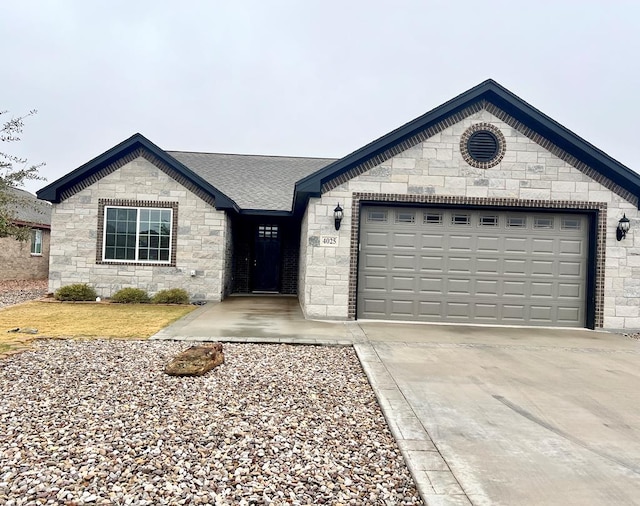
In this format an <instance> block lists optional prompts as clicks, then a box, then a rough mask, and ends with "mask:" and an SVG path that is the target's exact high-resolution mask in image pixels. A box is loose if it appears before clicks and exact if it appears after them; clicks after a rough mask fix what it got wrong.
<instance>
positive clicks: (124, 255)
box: [102, 206, 173, 264]
mask: <svg viewBox="0 0 640 506" xmlns="http://www.w3.org/2000/svg"><path fill="white" fill-rule="evenodd" d="M172 218H173V210H172V209H155V208H150V207H109V206H107V207H105V212H104V239H103V249H102V258H103V260H107V261H116V262H144V263H160V264H168V263H170V262H171V239H172V233H173V230H172V226H171V224H172Z"/></svg>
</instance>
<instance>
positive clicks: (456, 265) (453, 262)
mask: <svg viewBox="0 0 640 506" xmlns="http://www.w3.org/2000/svg"><path fill="white" fill-rule="evenodd" d="M447 267H448V271H449V272H455V273H466V274H471V258H470V257H449V261H448V263H447Z"/></svg>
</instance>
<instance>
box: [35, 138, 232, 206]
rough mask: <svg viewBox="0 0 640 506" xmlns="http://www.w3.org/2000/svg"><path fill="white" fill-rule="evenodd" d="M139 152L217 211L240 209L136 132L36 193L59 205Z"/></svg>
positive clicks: (39, 196) (209, 184)
mask: <svg viewBox="0 0 640 506" xmlns="http://www.w3.org/2000/svg"><path fill="white" fill-rule="evenodd" d="M140 150H142V151H143V152H145V153H148V154H150V155H152V156H153V157H155V158H156V159H157V160H159V161H160V162H161V163H162V164H165V165H166V166H167V167H168V168H170V169H172V170H174V171H175V172H176V173H177V174H178V176H179V177H180V178H181V179H183V180H184V181H185V183H187V184H189V185H190V186H194V187H195V188H197V189H199V190H201V191H202V192H204V193H205V194H206V195H208V196H209V197H211V198H212V199H213V201H214V202H215V206H216V209H235V210H238V209H239V208H238V205H237V204H236V203H235V202H234V201H233V200H232V199H231V198H229V197H228V196H227V195H225V194H224V193H223V192H221V191H220V190H218V189H217V188H216V187H215V186H213V185H212V184H211V183H209V182H208V181H205V180H204V179H203V178H202V177H200V176H199V175H198V174H196V173H195V172H193V171H192V170H191V169H189V168H187V167H186V166H185V165H183V164H182V163H181V162H179V161H178V160H176V159H175V158H173V157H172V156H171V155H169V154H168V153H167V152H165V151H163V150H162V149H160V148H159V147H158V146H156V145H155V144H153V143H152V142H151V141H150V140H148V139H147V138H146V137H144V136H143V135H141V134H139V133H137V134H134V135H132V136H131V137H129V138H128V139H127V140H125V141H123V142H121V143H120V144H118V145H117V146H114V147H113V148H111V149H109V150H108V151H105V152H104V153H102V154H101V155H99V156H97V157H96V158H94V159H93V160H91V161H89V162H87V163H85V164H84V165H82V166H81V167H78V168H77V169H76V170H74V171H72V172H70V173H69V174H67V175H66V176H63V177H61V178H60V179H58V180H57V181H54V182H53V183H51V184H50V185H48V186H45V187H44V188H42V189H41V190H39V191H38V192H37V195H38V198H40V199H42V200H48V201H49V202H54V203H57V202H61V201H62V200H64V198H65V196H66V194H68V193H69V192H71V193H74V190H76V189H77V188H79V187H81V186H82V185H83V184H85V185H88V184H91V182H93V181H92V176H93V177H94V178H95V177H97V178H100V177H101V175H100V171H102V170H105V169H107V168H109V167H115V166H114V165H113V164H116V163H117V162H119V161H121V160H123V159H126V157H128V156H129V157H131V156H133V157H134V158H135V157H136V156H137V155H138V154H139V153H140V152H141V151H140ZM87 182H88V184H87Z"/></svg>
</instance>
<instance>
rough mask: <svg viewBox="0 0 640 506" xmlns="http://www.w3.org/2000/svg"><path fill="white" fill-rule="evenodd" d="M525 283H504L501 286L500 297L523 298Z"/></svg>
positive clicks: (525, 288)
mask: <svg viewBox="0 0 640 506" xmlns="http://www.w3.org/2000/svg"><path fill="white" fill-rule="evenodd" d="M526 290H527V283H526V282H525V281H505V282H504V283H503V284H502V295H504V296H505V297H525V296H526V295H527V294H526Z"/></svg>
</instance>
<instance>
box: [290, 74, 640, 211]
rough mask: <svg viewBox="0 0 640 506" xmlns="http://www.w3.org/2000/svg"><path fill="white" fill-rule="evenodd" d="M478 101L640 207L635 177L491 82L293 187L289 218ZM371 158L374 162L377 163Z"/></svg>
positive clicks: (639, 179)
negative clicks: (326, 187)
mask: <svg viewBox="0 0 640 506" xmlns="http://www.w3.org/2000/svg"><path fill="white" fill-rule="evenodd" d="M483 100H484V101H487V102H490V103H492V104H494V105H495V106H496V107H497V108H499V109H501V110H502V111H504V112H505V113H507V114H508V115H510V116H511V117H513V118H514V119H515V120H517V121H519V122H520V123H522V124H523V125H524V126H525V127H527V128H529V129H531V130H532V131H533V132H535V133H537V134H538V135H540V136H541V137H544V138H545V139H547V140H548V141H550V142H551V143H553V144H555V145H556V146H557V147H559V148H560V149H562V150H564V151H565V152H566V153H568V154H569V155H571V156H574V157H575V158H576V159H577V160H578V161H580V162H583V163H584V164H586V165H587V166H589V167H591V168H592V169H594V170H595V171H597V172H599V173H600V174H602V175H603V176H605V177H606V178H608V179H609V180H611V181H613V182H614V183H616V184H618V185H620V186H621V187H623V188H624V189H626V190H627V191H629V192H631V193H632V194H633V195H635V196H636V197H638V198H639V201H640V175H639V174H637V173H636V172H633V171H632V170H631V169H629V168H628V167H626V166H624V165H623V164H621V163H620V162H618V161H616V160H614V159H613V158H611V157H610V156H609V155H607V154H606V153H604V152H603V151H601V150H599V149H598V148H596V147H595V146H593V145H591V144H589V143H588V142H587V141H585V140H584V139H582V138H581V137H579V136H578V135H576V134H575V133H573V132H572V131H570V130H568V129H567V128H565V127H563V126H562V125H561V124H560V123H558V122H556V121H555V120H553V119H551V118H550V117H549V116H547V115H545V114H543V113H542V112H540V111H539V110H538V109H536V108H534V107H532V106H531V105H529V104H528V103H527V102H525V101H524V100H522V99H521V98H519V97H518V96H516V95H514V94H513V93H511V92H510V91H509V90H507V89H506V88H504V87H503V86H501V85H499V84H498V83H496V82H495V81H493V80H492V79H488V80H486V81H484V82H483V83H481V84H479V85H478V86H476V87H474V88H471V89H470V90H468V91H466V92H464V93H462V94H461V95H458V96H457V97H455V98H453V99H452V100H450V101H448V102H446V103H444V104H442V105H441V106H439V107H436V108H435V109H433V110H431V111H429V112H427V113H426V114H424V115H422V116H420V117H419V118H416V119H414V120H413V121H410V122H409V123H407V124H405V125H403V126H401V127H400V128H397V129H396V130H393V131H392V132H390V133H388V134H387V135H384V136H383V137H380V138H379V139H377V140H375V141H373V142H371V143H369V144H367V145H366V146H364V147H362V148H360V149H358V150H357V151H354V152H353V153H351V154H349V155H347V156H345V157H344V158H341V159H340V160H337V161H336V162H334V163H332V164H331V165H328V166H327V167H325V168H323V169H321V170H319V171H318V172H316V173H314V174H311V175H310V176H307V177H305V178H303V179H301V180H300V181H298V182H297V184H296V191H295V202H294V212H295V211H298V212H300V211H302V210H303V209H304V206H305V205H306V202H307V200H308V198H309V197H310V196H319V195H320V194H321V192H322V186H323V184H325V183H327V182H329V181H331V180H332V179H335V178H337V177H339V176H341V175H343V174H345V173H346V172H348V171H349V170H351V169H354V168H355V167H358V166H361V165H362V164H366V163H367V162H368V161H373V163H374V164H376V165H377V164H379V163H380V160H381V159H384V158H386V157H385V153H389V151H390V150H393V148H394V147H397V146H401V145H402V143H403V142H405V141H407V140H409V139H411V138H412V137H413V136H415V135H417V134H419V133H420V132H422V131H424V130H426V129H428V128H430V127H432V126H434V125H437V124H440V123H442V122H445V121H446V120H447V119H448V118H451V117H452V116H454V115H455V114H456V113H459V112H461V111H463V110H464V109H467V108H469V107H470V106H472V105H474V104H476V103H478V102H480V101H483ZM447 126H448V125H447ZM376 157H378V158H377V160H376Z"/></svg>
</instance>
